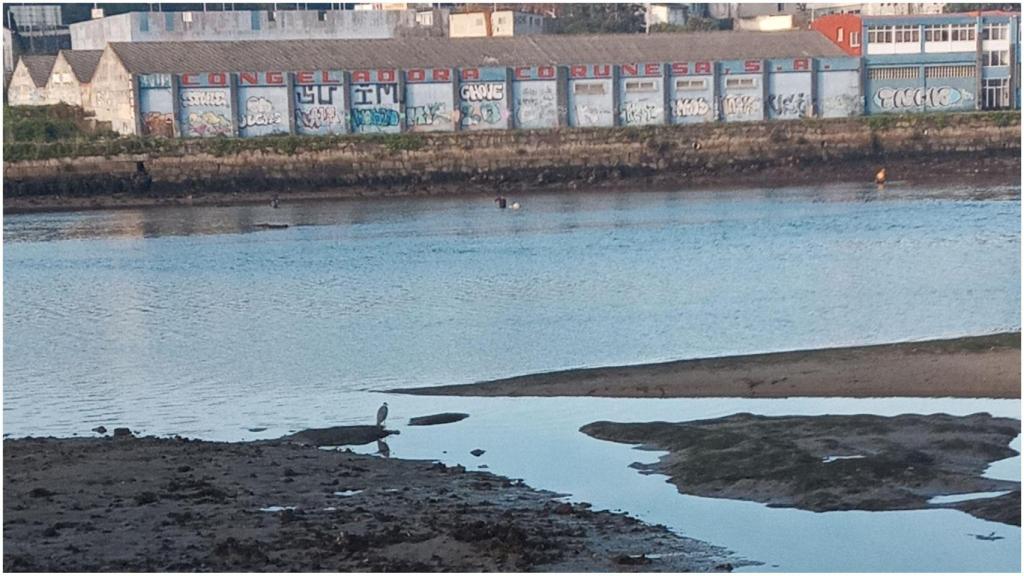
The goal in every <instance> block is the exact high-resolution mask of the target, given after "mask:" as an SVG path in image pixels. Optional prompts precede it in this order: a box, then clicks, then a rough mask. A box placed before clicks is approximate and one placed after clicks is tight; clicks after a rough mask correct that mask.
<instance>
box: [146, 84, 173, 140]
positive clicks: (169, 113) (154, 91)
mask: <svg viewBox="0 0 1024 576" xmlns="http://www.w3.org/2000/svg"><path fill="white" fill-rule="evenodd" d="M139 111H140V114H141V117H142V134H143V135H144V136H160V137H163V138H171V137H173V136H174V99H173V97H172V92H171V75H170V74H145V75H141V76H139Z"/></svg>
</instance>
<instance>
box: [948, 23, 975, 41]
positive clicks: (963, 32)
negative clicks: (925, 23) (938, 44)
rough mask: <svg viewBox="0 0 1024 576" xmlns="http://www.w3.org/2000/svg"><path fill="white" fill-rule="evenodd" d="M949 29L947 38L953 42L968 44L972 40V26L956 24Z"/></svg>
mask: <svg viewBox="0 0 1024 576" xmlns="http://www.w3.org/2000/svg"><path fill="white" fill-rule="evenodd" d="M950 28H951V30H950V35H949V36H950V39H951V40H953V42H970V41H972V40H974V25H973V24H956V25H954V26H951V27H950Z"/></svg>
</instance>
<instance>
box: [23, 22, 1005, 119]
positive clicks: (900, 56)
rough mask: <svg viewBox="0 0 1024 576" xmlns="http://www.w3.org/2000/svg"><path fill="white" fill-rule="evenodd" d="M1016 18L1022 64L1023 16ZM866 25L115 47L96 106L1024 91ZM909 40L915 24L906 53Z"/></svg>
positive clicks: (428, 107) (843, 99)
mask: <svg viewBox="0 0 1024 576" xmlns="http://www.w3.org/2000/svg"><path fill="white" fill-rule="evenodd" d="M958 16H961V17H963V16H962V15H958ZM902 18H910V17H902ZM914 18H917V19H921V18H926V17H923V16H917V17H914ZM966 18H968V19H970V18H971V17H970V16H967V17H966ZM1007 18H1009V19H1010V21H1011V22H1010V23H1008V24H1007V28H1006V41H1007V43H1008V45H1009V46H1010V50H1011V53H1013V54H1016V52H1015V51H1016V50H1019V47H1018V43H1017V42H1016V40H1015V39H1016V37H1017V35H1018V34H1019V28H1018V26H1017V22H1019V18H1018V17H1016V16H1014V15H1010V16H1007ZM897 19H899V18H897ZM972 21H973V22H974V23H975V24H974V30H976V34H977V35H976V36H975V39H976V40H977V39H978V38H980V37H981V34H983V33H985V32H984V30H989V32H987V33H988V34H989V35H990V36H991V35H993V34H1000V35H1001V34H1002V31H1001V30H1002V29H1001V28H999V30H998V31H997V30H996V28H991V29H989V28H984V26H989V25H992V26H996V25H998V24H999V22H998V21H996V20H992V21H989V20H986V19H983V18H981V17H974V19H973V20H972ZM861 22H862V23H861V27H860V30H861V33H863V34H864V37H863V38H864V40H863V43H864V46H867V48H866V51H865V54H864V55H861V56H858V55H854V54H850V53H849V50H848V49H846V48H845V47H843V46H842V43H840V42H836V41H835V38H832V37H829V36H828V34H827V33H825V32H824V31H803V32H779V33H771V34H766V33H758V32H711V33H691V34H659V35H593V36H543V35H541V36H528V37H511V38H486V39H470V38H467V39H456V40H451V39H444V38H403V39H386V40H304V41H274V42H270V41H254V42H145V43H134V42H133V43H117V42H114V43H110V44H108V45H107V47H106V49H105V50H103V51H102V52H101V53H100V56H99V57H98V59H97V64H96V66H95V68H96V71H95V74H94V75H93V77H92V78H91V82H87V84H88V88H89V97H88V98H84V97H83V100H82V102H83V106H85V107H89V106H91V109H92V111H93V112H94V113H95V116H96V119H97V120H99V121H104V122H109V123H110V124H111V127H112V128H113V129H114V130H116V131H117V132H120V133H123V134H141V135H155V136H167V137H174V136H178V137H209V136H219V135H223V136H242V137H249V136H259V135H266V134H285V133H292V134H344V133H397V132H405V131H408V132H427V131H459V130H488V129H538V128H555V127H560V126H578V127H589V126H639V125H646V124H690V123H700V122H716V121H720V122H743V121H758V120H766V119H767V120H772V119H795V118H804V117H823V118H831V117H847V116H857V115H861V114H878V113H886V112H906V111H939V110H950V111H955V110H974V109H979V108H982V107H983V105H986V104H993V103H996V104H999V105H992V106H987V105H986V106H984V107H993V108H996V107H1007V106H1004V105H1003V104H1004V103H1005V102H1004V100H991V99H987V98H986V97H983V98H980V99H979V98H977V97H975V94H981V93H982V88H983V87H985V86H987V85H988V84H987V83H985V81H986V80H992V79H996V78H1006V79H1007V81H1008V82H1007V84H1006V86H1012V87H1014V88H1012V89H1011V92H1013V91H1016V89H1015V86H1016V80H1015V79H1014V77H1013V72H1012V69H1013V68H1014V67H1013V66H1008V67H1004V68H1008V70H1007V71H1006V72H1005V73H1004V74H1003V76H999V75H998V72H995V71H993V70H987V68H992V67H991V66H983V65H981V64H982V63H981V62H980V58H981V56H980V54H981V48H980V47H977V49H976V50H975V52H973V53H972V54H974V56H975V59H976V60H978V61H976V62H975V65H974V66H973V67H972V66H971V64H970V62H969V59H968V57H967V56H964V55H963V54H964V52H963V51H949V52H941V53H936V52H934V51H932V52H921V53H911V52H909V51H908V52H904V51H903V50H905V49H906V47H902V46H901V47H898V48H897V47H894V48H893V50H892V52H889V51H888V50H887V49H886V48H885V47H884V45H885V44H886V39H887V38H888V36H887V35H886V34H885V33H882V34H881V35H879V33H878V32H877V31H874V30H875V28H876V27H877V26H890V25H891V26H905V25H903V24H888V23H880V24H877V25H876V24H875V20H874V19H868V18H865V19H864V20H863V21H861ZM867 22H871V23H870V24H868V23H867ZM879 22H882V21H881V20H879ZM886 22H887V21H886ZM944 25H945V24H944ZM948 25H949V26H951V27H952V26H954V25H956V26H959V25H960V24H959V23H956V24H954V23H949V24H948ZM920 26H921V28H920V29H919V34H924V27H925V25H924V24H921V25H920ZM929 30H931V29H929ZM957 30H958V31H957V32H956V38H957V40H955V41H954V40H952V34H953V32H952V28H950V29H949V30H948V31H947V32H946V33H947V36H946V38H947V40H946V42H949V43H951V44H950V46H951V47H952V48H955V49H958V50H959V49H960V48H961V46H960V44H958V43H957V42H961V40H960V34H965V36H966V33H963V32H959V28H958V29H957ZM895 32H896V29H895V28H893V38H894V39H895V38H896V37H897V35H896V34H895ZM905 33H906V32H905V31H904V29H903V28H900V29H899V35H898V37H899V38H900V39H901V44H907V42H906V41H904V40H905V37H904V36H903V35H904V34H905ZM929 34H931V35H932V36H935V34H937V33H934V32H929ZM868 35H870V36H871V38H870V39H868V38H867V36H868ZM932 36H929V37H932ZM911 37H913V36H911ZM938 37H939V38H941V37H942V36H941V34H940V35H939V36H938ZM938 41H940V40H931V41H927V42H926V41H924V40H920V41H919V44H922V45H923V46H924V48H928V47H929V46H930V45H929V42H932V43H934V42H938ZM964 42H966V40H965V41H964ZM976 44H981V42H980V40H979V41H978V42H976ZM964 46H966V44H965V45H964ZM984 46H989V45H984ZM989 47H991V46H989ZM879 52H880V53H879ZM65 58H68V57H67V56H65ZM71 58H73V56H71ZM1013 58H1015V56H1010V57H1008V59H1010V60H1012V61H1014V62H1016V61H1019V60H1013ZM26 68H27V66H26ZM53 68H54V67H53V66H51V69H53ZM978 70H982V73H981V74H978V73H977V71H978ZM915 74H917V75H916V76H915ZM12 88H13V87H12ZM1001 94H1002V93H1001ZM1010 100H1011V102H1010V103H1009V106H1010V107H1012V106H1014V105H1015V104H1014V102H1015V99H1013V98H1011V99H1010ZM43 101H44V102H45V101H46V98H45V97H44V98H43ZM90 101H91V104H89V102H90Z"/></svg>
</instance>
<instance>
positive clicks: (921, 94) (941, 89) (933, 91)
mask: <svg viewBox="0 0 1024 576" xmlns="http://www.w3.org/2000/svg"><path fill="white" fill-rule="evenodd" d="M973 98H974V96H973V95H972V94H971V93H970V92H967V91H966V90H963V91H961V90H959V89H957V88H952V87H950V86H935V87H930V88H888V87H887V88H879V89H878V90H877V91H875V104H877V105H878V107H880V108H882V109H883V110H898V109H900V108H946V107H949V106H954V105H956V104H958V103H960V102H961V101H967V100H971V99H973Z"/></svg>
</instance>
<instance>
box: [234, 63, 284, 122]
mask: <svg viewBox="0 0 1024 576" xmlns="http://www.w3.org/2000/svg"><path fill="white" fill-rule="evenodd" d="M287 78H288V75H287V74H286V73H284V72H240V73H238V74H235V81H236V83H237V85H238V101H237V108H236V109H237V110H238V134H239V135H240V136H242V137H251V136H267V135H269V134H288V133H289V132H291V127H290V126H289V118H288V79H287Z"/></svg>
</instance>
